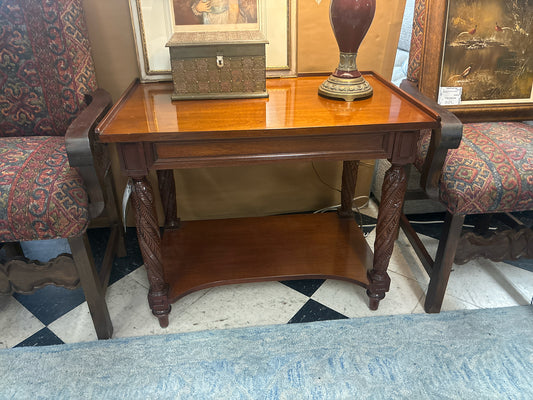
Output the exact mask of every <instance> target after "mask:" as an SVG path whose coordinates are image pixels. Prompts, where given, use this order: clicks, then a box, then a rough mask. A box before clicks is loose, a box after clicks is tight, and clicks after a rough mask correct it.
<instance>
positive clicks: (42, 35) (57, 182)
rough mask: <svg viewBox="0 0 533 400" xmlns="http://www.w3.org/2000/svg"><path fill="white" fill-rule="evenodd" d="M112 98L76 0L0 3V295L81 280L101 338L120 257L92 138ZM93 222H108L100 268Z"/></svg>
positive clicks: (106, 334) (98, 149)
mask: <svg viewBox="0 0 533 400" xmlns="http://www.w3.org/2000/svg"><path fill="white" fill-rule="evenodd" d="M110 103H111V98H110V96H109V94H107V92H105V91H103V90H101V89H97V88H96V80H95V73H94V66H93V61H92V58H91V49H90V45H89V41H88V35H87V28H86V25H85V22H84V14H83V10H82V6H81V0H47V1H44V0H43V1H40V0H39V1H37V0H0V243H1V246H2V249H1V250H2V254H3V258H4V259H3V260H1V261H0V294H3V295H10V294H12V293H14V292H17V293H32V292H34V291H35V290H36V289H38V288H41V287H43V286H45V285H48V284H55V285H58V286H62V287H66V288H69V289H73V288H75V287H77V286H78V285H79V284H80V283H81V286H82V288H83V290H84V293H85V298H86V300H87V303H88V305H89V309H90V312H91V316H92V318H93V322H94V326H95V329H96V333H97V336H98V338H99V339H106V338H110V337H111V335H112V332H113V326H112V324H111V320H110V317H109V311H108V308H107V305H106V302H105V292H106V286H107V281H108V279H109V271H110V267H111V265H112V263H113V259H114V256H115V254H117V251H119V253H120V255H124V253H125V251H124V243H123V240H122V233H121V230H120V224H119V223H118V217H117V215H118V213H117V208H116V202H115V199H114V191H113V188H112V177H111V176H110V162H109V158H108V155H107V151H106V148H105V147H102V145H100V144H98V143H96V142H95V138H94V127H95V125H96V123H97V122H98V121H99V119H101V118H102V117H103V115H104V114H105V112H106V111H107V110H108V108H109V107H110ZM97 218H98V219H99V220H100V221H102V222H104V223H106V224H110V226H112V228H113V229H112V234H111V235H110V239H109V242H108V245H107V250H106V253H105V256H104V261H103V263H102V264H103V265H102V267H101V269H100V271H97V268H95V263H94V260H93V256H92V253H91V249H90V246H89V242H88V240H87V234H86V230H87V227H88V226H89V224H90V223H91V222H92V221H94V220H95V219H97ZM58 238H63V239H68V243H69V244H70V248H71V252H72V254H71V255H70V254H62V255H60V256H58V257H57V258H55V259H53V260H50V261H49V262H48V263H45V264H44V263H39V262H32V261H30V260H28V259H26V258H24V257H23V256H22V255H21V252H20V245H18V243H20V242H23V241H36V240H44V239H58Z"/></svg>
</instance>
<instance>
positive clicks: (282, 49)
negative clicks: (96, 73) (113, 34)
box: [130, 0, 297, 82]
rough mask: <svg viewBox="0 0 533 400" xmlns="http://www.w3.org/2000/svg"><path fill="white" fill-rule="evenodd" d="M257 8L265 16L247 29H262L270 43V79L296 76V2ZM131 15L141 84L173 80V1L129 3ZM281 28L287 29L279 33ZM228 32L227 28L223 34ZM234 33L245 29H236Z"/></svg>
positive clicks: (269, 2)
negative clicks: (170, 52)
mask: <svg viewBox="0 0 533 400" xmlns="http://www.w3.org/2000/svg"><path fill="white" fill-rule="evenodd" d="M257 5H258V6H257V7H258V10H260V12H262V13H264V15H262V16H261V18H260V20H258V22H257V24H256V27H255V28H254V27H247V29H257V28H259V29H260V30H261V31H262V32H263V33H264V34H265V36H266V39H267V40H268V42H269V44H268V45H267V47H266V52H267V65H266V73H267V77H276V76H295V75H296V71H297V70H296V33H297V31H296V0H258V2H257ZM130 12H131V19H132V26H133V31H134V35H135V44H136V50H137V59H138V64H139V70H140V75H141V81H143V82H148V81H170V80H172V76H171V67H170V55H169V50H168V48H167V47H166V44H167V42H168V40H169V39H170V37H171V36H172V34H173V33H174V31H175V30H176V25H175V24H174V21H173V15H172V14H173V7H172V0H130ZM245 25H247V24H245ZM280 26H283V27H285V28H286V29H280ZM178 28H180V27H178ZM181 28H182V30H185V31H194V30H197V31H198V30H202V31H204V30H216V29H217V28H216V27H214V28H213V27H207V26H206V25H204V26H201V25H200V26H199V25H196V26H193V25H190V26H184V25H181ZM227 28H228V26H224V30H226V29H227ZM218 29H220V26H219V28H218ZM235 29H237V30H239V29H242V28H241V27H239V26H237V27H236V28H235Z"/></svg>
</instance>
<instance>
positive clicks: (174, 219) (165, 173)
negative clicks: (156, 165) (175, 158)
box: [157, 169, 180, 229]
mask: <svg viewBox="0 0 533 400" xmlns="http://www.w3.org/2000/svg"><path fill="white" fill-rule="evenodd" d="M157 180H158V182H159V194H160V196H161V203H163V210H164V211H165V228H168V229H173V228H178V227H179V225H180V219H179V218H178V211H177V205H176V184H175V183H174V171H173V170H171V169H165V170H158V171H157Z"/></svg>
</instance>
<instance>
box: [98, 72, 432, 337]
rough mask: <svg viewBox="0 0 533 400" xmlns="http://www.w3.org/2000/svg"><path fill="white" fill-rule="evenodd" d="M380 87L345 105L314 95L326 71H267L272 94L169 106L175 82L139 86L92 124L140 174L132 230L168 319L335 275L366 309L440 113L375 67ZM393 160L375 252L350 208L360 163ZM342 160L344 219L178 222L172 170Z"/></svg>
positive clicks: (377, 295) (156, 301) (382, 289)
mask: <svg viewBox="0 0 533 400" xmlns="http://www.w3.org/2000/svg"><path fill="white" fill-rule="evenodd" d="M365 78H366V79H367V81H368V82H369V83H370V84H371V85H372V87H373V89H374V95H373V96H372V97H371V98H369V99H366V100H361V101H356V102H351V103H350V102H343V101H336V100H329V99H325V98H322V97H320V96H318V94H317V89H318V86H319V85H320V83H321V82H322V81H323V80H324V77H299V78H288V79H287V78H284V79H283V78H282V79H270V80H268V81H267V88H268V92H269V95H270V97H269V98H268V99H237V100H207V101H177V102H172V101H171V100H170V95H171V93H172V84H171V83H143V84H141V83H138V82H134V83H133V84H132V85H131V86H130V88H129V89H128V90H127V91H126V92H125V93H124V95H123V97H122V98H121V99H120V101H119V102H118V103H117V104H116V105H115V106H114V107H113V108H112V110H111V111H110V112H109V114H108V115H107V116H106V117H105V118H104V120H102V121H101V123H100V124H99V125H98V127H97V132H98V133H99V135H100V140H101V141H102V142H107V143H116V145H117V149H118V154H119V157H120V163H121V168H122V172H123V173H124V174H125V175H127V176H129V177H131V178H132V180H133V186H134V190H133V203H134V207H135V211H136V223H137V234H138V238H139V244H140V247H141V251H142V254H143V259H144V262H145V266H146V269H147V273H148V279H149V281H150V291H149V294H148V300H149V303H150V308H151V309H152V312H153V314H154V315H156V316H157V317H158V318H159V323H160V325H161V326H162V327H166V326H167V325H168V314H169V312H170V304H171V303H173V302H174V301H176V300H177V299H179V298H180V297H182V296H185V295H186V294H188V293H191V292H193V291H195V290H198V289H202V288H206V287H210V286H216V285H222V284H227V283H238V282H253V281H265V280H287V279H303V278H314V279H319V278H320V279H324V278H336V279H344V280H348V281H351V282H354V283H356V284H358V285H361V286H363V287H365V288H366V289H367V294H368V296H369V298H370V308H371V309H374V310H375V309H377V308H378V304H379V301H380V300H381V299H383V298H384V297H385V293H386V292H387V291H388V290H389V285H390V278H389V276H388V274H387V267H388V264H389V260H390V256H391V254H392V250H393V246H394V241H395V238H396V234H397V230H398V223H399V218H400V214H401V207H402V203H403V197H404V194H405V189H406V184H407V182H406V173H405V171H404V166H405V165H406V164H408V163H412V162H413V161H414V158H415V153H416V144H417V139H418V135H419V131H420V130H421V129H432V128H438V127H439V116H438V115H436V114H434V113H433V112H432V111H430V110H429V109H427V108H426V107H424V106H423V105H422V104H420V103H418V102H417V101H416V100H414V99H413V98H411V97H409V96H408V95H407V94H405V93H404V92H402V91H401V90H399V89H398V88H396V87H395V86H393V85H392V84H391V83H389V82H388V81H386V80H384V79H382V78H381V77H379V76H378V75H376V74H374V73H371V72H367V73H365ZM378 158H386V159H389V160H390V161H391V163H392V166H391V168H390V169H389V170H388V171H387V173H386V175H385V179H384V183H383V194H382V201H381V204H380V207H379V215H378V222H377V228H376V229H377V231H376V240H375V245H374V252H372V250H371V249H370V248H369V246H368V245H367V243H366V241H365V239H364V237H363V234H362V233H361V231H360V230H359V228H358V226H357V224H356V223H355V220H354V218H353V213H352V198H353V195H354V190H355V182H356V178H357V167H358V161H357V160H360V159H378ZM318 159H322V160H323V159H327V160H342V161H343V174H342V192H341V207H340V209H339V211H338V213H337V215H335V214H332V213H328V214H311V215H284V216H268V217H259V218H235V219H226V220H212V221H180V220H179V219H178V217H177V212H176V193H175V187H174V180H173V175H172V169H176V168H196V167H216V166H226V165H248V164H254V163H268V162H280V161H289V160H300V161H301V160H318ZM150 170H157V173H158V180H159V187H160V193H161V196H162V202H163V208H164V210H165V231H164V234H163V235H162V236H161V235H160V227H159V225H158V222H157V216H156V211H155V208H154V194H153V191H152V188H151V186H150V183H149V181H148V179H147V175H148V172H149V171H150Z"/></svg>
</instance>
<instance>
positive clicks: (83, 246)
mask: <svg viewBox="0 0 533 400" xmlns="http://www.w3.org/2000/svg"><path fill="white" fill-rule="evenodd" d="M68 241H69V244H70V250H71V252H72V257H73V258H74V262H75V264H76V269H77V271H78V274H79V276H80V282H81V287H82V288H83V292H84V294H85V299H86V300H87V304H88V305H89V310H90V312H91V317H92V319H93V323H94V328H95V330H96V335H97V336H98V339H110V338H111V336H112V335H113V325H112V323H111V317H110V316H109V310H108V308H107V304H106V302H105V295H104V293H105V291H104V289H103V287H102V283H101V282H100V278H99V276H98V272H97V271H96V267H95V264H94V259H93V255H92V253H91V249H90V245H89V240H88V238H87V234H84V235H83V236H80V237H75V238H70V239H69V240H68Z"/></svg>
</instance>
